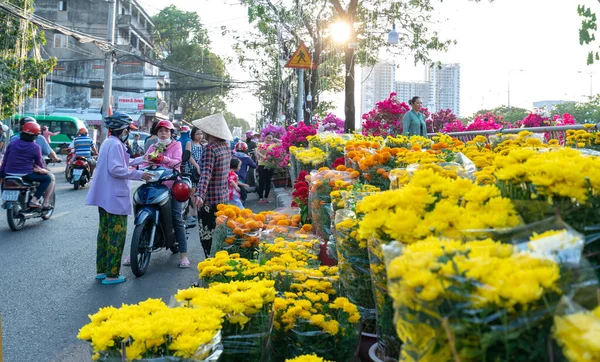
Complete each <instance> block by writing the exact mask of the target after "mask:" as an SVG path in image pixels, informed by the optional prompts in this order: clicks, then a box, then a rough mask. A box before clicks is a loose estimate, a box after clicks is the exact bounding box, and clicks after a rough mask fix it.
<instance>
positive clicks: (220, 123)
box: [192, 113, 233, 257]
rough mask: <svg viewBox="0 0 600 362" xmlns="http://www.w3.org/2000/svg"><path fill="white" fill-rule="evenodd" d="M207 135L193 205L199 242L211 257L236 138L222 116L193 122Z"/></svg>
mask: <svg viewBox="0 0 600 362" xmlns="http://www.w3.org/2000/svg"><path fill="white" fill-rule="evenodd" d="M192 124H193V125H194V126H196V127H198V129H200V130H201V131H202V132H204V133H205V134H206V139H207V141H208V144H207V145H206V146H205V147H204V151H203V153H202V159H201V161H200V172H201V173H200V181H198V188H197V190H196V199H195V201H194V204H195V205H196V207H198V208H200V209H199V214H198V217H199V224H198V229H199V232H200V242H201V243H202V248H203V249H204V255H205V256H206V257H208V256H209V254H210V249H211V247H212V237H213V233H214V231H215V228H216V227H217V216H216V213H217V205H219V204H226V203H227V201H228V192H227V176H228V175H229V167H230V162H231V149H230V148H229V141H231V140H232V139H233V136H232V135H231V131H230V130H229V127H228V126H227V122H226V121H225V117H223V114H222V113H217V114H213V115H212V116H208V117H205V118H202V119H198V120H195V121H193V122H192Z"/></svg>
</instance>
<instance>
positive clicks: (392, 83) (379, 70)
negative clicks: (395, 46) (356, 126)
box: [360, 61, 396, 116]
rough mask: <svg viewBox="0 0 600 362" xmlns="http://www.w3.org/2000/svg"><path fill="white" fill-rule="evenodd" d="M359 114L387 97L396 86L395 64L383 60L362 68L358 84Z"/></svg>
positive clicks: (367, 110)
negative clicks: (359, 83)
mask: <svg viewBox="0 0 600 362" xmlns="http://www.w3.org/2000/svg"><path fill="white" fill-rule="evenodd" d="M360 88H361V89H360V95H361V96H360V115H361V116H362V115H363V114H365V113H367V112H369V111H370V110H371V109H373V108H374V107H375V104H376V103H378V102H381V101H383V100H385V99H387V98H389V96H390V93H392V92H394V91H395V88H396V65H395V64H394V63H393V62H388V61H383V62H380V63H377V64H375V66H373V67H364V68H363V69H362V76H361V85H360Z"/></svg>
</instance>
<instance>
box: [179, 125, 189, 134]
mask: <svg viewBox="0 0 600 362" xmlns="http://www.w3.org/2000/svg"><path fill="white" fill-rule="evenodd" d="M189 131H190V127H188V126H181V127H180V128H179V133H186V132H189Z"/></svg>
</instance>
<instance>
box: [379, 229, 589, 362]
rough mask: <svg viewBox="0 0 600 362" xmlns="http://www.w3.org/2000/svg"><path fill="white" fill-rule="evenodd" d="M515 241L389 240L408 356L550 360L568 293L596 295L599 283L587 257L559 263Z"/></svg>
mask: <svg viewBox="0 0 600 362" xmlns="http://www.w3.org/2000/svg"><path fill="white" fill-rule="evenodd" d="M515 244H516V245H515V246H512V245H507V244H503V243H501V242H494V241H491V240H486V241H472V242H466V243H463V242H459V241H451V240H440V239H436V238H430V239H427V240H425V241H421V242H419V243H416V244H412V245H403V244H401V243H397V242H393V243H390V244H389V245H385V246H383V248H382V249H383V253H384V255H385V261H386V263H387V267H386V269H387V272H388V287H389V290H388V292H389V295H390V296H391V297H392V298H393V300H394V304H393V305H394V310H395V313H394V323H395V324H396V325H395V327H396V331H397V333H398V336H399V337H400V339H401V340H402V341H403V342H404V344H403V346H402V354H401V358H402V359H403V360H406V361H436V362H444V361H447V362H450V361H458V360H461V361H473V362H474V361H482V362H485V361H516V360H518V361H532V362H533V361H535V362H537V361H549V360H550V357H549V350H548V338H549V336H550V333H551V329H552V324H553V320H552V315H553V313H554V312H555V311H556V308H557V306H558V304H559V302H560V299H561V297H562V295H569V296H579V295H581V296H584V297H587V298H589V296H590V295H592V296H593V295H594V291H595V288H596V287H597V285H598V284H597V281H596V279H595V278H594V276H593V274H592V273H591V271H590V269H589V267H587V266H586V263H585V261H584V260H581V263H580V264H573V263H567V262H565V263H562V262H561V263H557V262H555V261H554V260H550V259H547V258H545V257H544V258H541V257H539V255H535V254H532V253H526V254H524V253H523V252H522V251H523V250H526V249H527V247H526V246H523V245H518V243H517V242H516V241H515ZM555 245H556V244H555ZM558 252H559V250H556V253H558ZM542 275H543V277H541V276H542ZM536 278H540V279H536ZM532 291H535V293H532Z"/></svg>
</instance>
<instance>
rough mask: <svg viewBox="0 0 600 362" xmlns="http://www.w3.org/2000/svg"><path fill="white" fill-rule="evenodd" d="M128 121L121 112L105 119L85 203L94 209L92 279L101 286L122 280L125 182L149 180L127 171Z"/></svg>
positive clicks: (127, 202) (126, 206)
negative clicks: (97, 218) (105, 130)
mask: <svg viewBox="0 0 600 362" xmlns="http://www.w3.org/2000/svg"><path fill="white" fill-rule="evenodd" d="M131 122H132V119H131V118H130V117H129V116H128V115H126V114H124V113H118V112H117V113H115V114H114V115H113V116H110V117H106V119H105V121H104V123H105V125H106V128H108V129H109V130H110V137H108V138H107V139H106V141H104V143H102V147H100V154H99V155H98V162H97V164H96V171H95V172H94V178H93V179H92V185H91V187H90V191H89V192H88V195H87V202H86V203H87V204H88V205H93V206H98V212H99V213H100V226H99V227H98V240H97V243H98V246H97V251H96V273H97V275H96V279H99V280H102V284H118V283H123V282H124V281H125V277H124V276H122V275H120V271H121V257H122V256H123V247H124V246H125V238H126V236H127V215H131V213H132V211H131V195H130V188H129V180H149V179H151V178H152V174H150V173H147V172H143V171H137V170H132V169H130V168H129V155H128V154H127V147H126V146H125V142H127V139H128V137H129V125H130V124H131Z"/></svg>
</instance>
